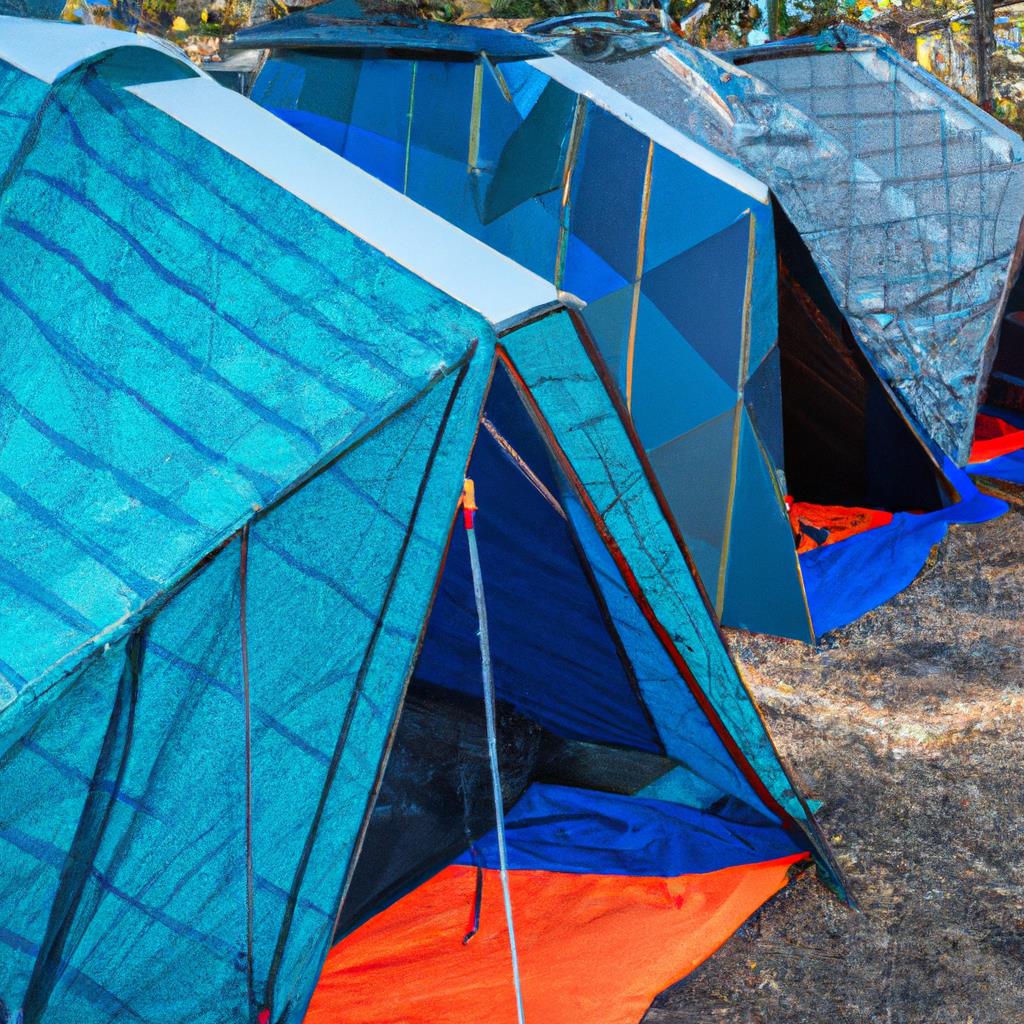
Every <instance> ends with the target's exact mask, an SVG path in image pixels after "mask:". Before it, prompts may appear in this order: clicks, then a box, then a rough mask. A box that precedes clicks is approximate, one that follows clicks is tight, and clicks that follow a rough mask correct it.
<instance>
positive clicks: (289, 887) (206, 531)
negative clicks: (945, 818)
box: [0, 19, 839, 1024]
mask: <svg viewBox="0 0 1024 1024" xmlns="http://www.w3.org/2000/svg"><path fill="white" fill-rule="evenodd" d="M0 115H2V116H0V245H2V251H3V253H4V262H3V271H2V275H0V338H2V339H3V356H4V366H5V371H4V377H3V383H2V390H0V424H2V427H0V429H2V436H3V444H2V446H0V502H2V506H3V510H2V514H0V531H2V545H0V550H2V557H0V609H2V614H3V622H4V628H3V630H2V631H0V1020H4V1021H7V1020H12V1019H13V1020H24V1021H25V1022H26V1024H28V1022H32V1024H36V1022H39V1021H48V1022H67V1021H72V1020H73V1021H77V1022H81V1024H91V1022H94V1021H95V1022H100V1021H103V1022H106V1021H115V1020H116V1021H121V1020H132V1021H160V1022H163V1024H170V1022H185V1021H188V1022H190V1024H199V1022H203V1024H214V1022H222V1021H225V1020H233V1021H242V1020H250V1021H259V1022H260V1024H265V1022H267V1021H271V1020H272V1021H274V1022H278V1021H281V1022H284V1021H288V1022H296V1021H300V1020H301V1019H302V1018H303V1015H304V1012H305V1007H306V1004H307V1002H308V1000H309V998H310V995H311V993H312V991H313V989H314V986H315V983H316V981H317V977H318V975H319V972H320V969H321V965H322V963H323V962H324V959H325V957H326V955H327V951H328V948H329V946H330V945H331V942H332V940H333V939H334V938H335V925H336V922H337V920H338V918H339V912H340V909H339V908H340V906H341V903H342V894H343V892H345V891H346V888H347V886H348V884H349V880H350V878H351V876H352V872H353V869H354V865H355V862H356V859H357V856H356V851H357V849H359V847H360V843H361V842H362V839H363V838H364V837H365V833H366V830H367V827H368V823H369V821H370V817H371V809H372V807H373V804H374V799H375V795H376V793H377V789H378V787H379V786H380V784H381V778H382V775H383V771H384V764H385V761H386V753H385V752H386V750H387V749H388V747H389V744H390V743H391V742H392V741H393V738H394V733H395V728H396V721H397V719H398V716H399V711H400V708H401V707H402V703H403V694H404V693H405V689H406V686H407V685H408V683H409V680H410V677H411V676H413V675H415V674H417V673H419V674H420V675H427V674H430V673H433V675H432V676H431V678H436V679H437V680H438V681H439V682H440V684H441V685H442V686H443V685H445V684H446V683H447V682H448V681H449V680H448V679H447V678H446V675H447V676H451V677H454V676H455V675H457V673H458V669H459V664H460V662H459V658H460V657H461V656H462V655H463V654H464V653H465V652H466V651H469V652H470V653H471V652H472V650H473V645H474V644H475V642H476V640H475V634H474V630H475V624H473V623H472V622H471V621H470V622H469V623H468V624H466V625H464V626H463V627H461V632H458V629H457V628H456V627H458V623H459V621H461V620H459V619H458V614H459V613H460V607H459V603H458V593H457V588H456V589H453V587H454V584H451V581H450V580H449V576H450V574H451V573H456V574H457V573H459V572H462V573H464V571H465V570H464V567H463V566H462V563H461V562H459V563H458V564H456V562H457V558H456V555H457V554H458V552H459V551H460V550H461V549H459V548H458V545H457V542H456V540H455V539H453V528H454V523H455V522H456V511H457V508H458V503H459V498H460V494H461V491H462V487H463V478H464V476H465V474H466V471H467V465H469V466H470V471H471V472H472V473H473V474H474V476H475V478H476V481H477V494H478V501H479V504H480V506H481V512H480V518H481V522H482V523H486V522H488V521H490V522H493V523H495V524H499V525H501V530H502V531H504V532H501V531H498V532H496V533H494V534H493V535H492V537H491V539H490V540H488V538H487V535H486V534H485V533H484V528H483V526H481V534H480V535H481V550H482V553H483V555H482V557H483V560H484V571H485V574H486V573H487V572H488V570H490V572H491V576H490V580H491V589H490V592H489V599H490V601H491V604H492V619H493V622H492V629H493V631H494V633H495V645H496V646H495V649H496V651H498V652H499V653H500V645H501V643H503V642H511V643H513V645H514V646H513V650H514V651H515V652H517V653H516V656H515V657H514V658H511V659H510V663H511V666H512V667H510V668H502V667H501V665H500V664H499V667H498V675H499V681H498V686H499V697H501V698H502V700H503V701H504V702H505V703H506V704H508V705H515V706H516V707H517V708H519V709H523V708H527V707H530V708H533V709H534V710H533V711H532V712H531V714H533V716H534V717H535V718H536V719H538V720H540V721H542V723H544V726H545V728H546V729H547V730H548V731H549V732H551V733H552V734H555V733H558V734H559V735H561V736H563V737H569V738H570V739H572V740H573V741H574V742H585V743H588V744H590V746H594V745H596V746H598V747H602V748H607V749H612V748H614V749H615V750H617V751H619V752H620V753H622V752H626V753H627V754H629V756H632V754H630V752H631V751H632V752H635V753H636V756H637V757H639V756H640V753H643V755H644V756H645V757H648V758H651V757H654V758H657V759H658V760H659V764H661V765H662V768H661V769H660V770H659V773H658V777H657V780H656V782H655V783H654V785H655V787H656V789H655V790H650V791H648V796H652V797H657V798H658V799H659V800H663V801H669V802H672V803H673V804H675V805H679V806H682V807H683V808H691V809H692V810H693V812H694V813H695V814H696V813H699V814H703V815H706V816H711V817H715V818H716V820H720V821H722V822H725V823H726V824H728V823H729V822H735V821H745V822H748V823H749V822H755V823H760V824H761V825H763V826H765V827H774V828H778V829H781V830H782V831H783V832H785V834H786V835H788V836H789V837H790V839H791V842H792V843H794V844H796V847H795V848H796V849H800V850H809V851H811V852H812V853H813V854H814V856H815V857H816V858H817V860H818V863H819V868H820V869H822V870H823V871H824V872H825V874H826V876H827V877H828V878H829V879H831V881H832V882H833V884H836V885H839V882H838V878H837V875H836V872H835V870H834V869H833V868H832V867H831V866H830V861H829V859H828V853H827V850H826V849H825V847H824V845H823V844H822V843H821V841H820V840H819V838H818V835H817V832H816V829H815V826H814V823H813V819H812V817H811V815H810V813H809V812H808V810H807V806H806V804H805V802H804V800H803V798H802V797H801V796H800V795H799V793H798V792H797V790H796V787H795V786H794V785H793V783H792V782H791V780H790V778H789V776H788V775H787V773H786V770H785V769H784V767H783V765H782V764H781V762H780V760H779V757H778V755H777V754H776V752H775V750H774V747H773V745H772V743H771V740H770V738H769V736H768V734H767V732H766V729H765V727H764V725H763V723H762V721H761V719H760V717H759V716H758V713H757V711H756V708H755V706H754V705H753V703H752V701H751V699H750V697H749V695H748V693H747V690H746V689H745V687H744V684H743V681H742V679H741V677H740V676H739V674H738V672H737V670H736V668H735V667H734V665H733V664H732V662H731V661H730V659H729V656H728V654H727V652H726V650H725V647H724V646H723V644H722V641H721V639H720V637H719V635H718V632H717V628H716V624H715V621H714V618H713V616H712V614H711V613H710V612H709V609H708V607H707V605H706V602H705V599H704V597H703V594H702V592H701V590H700V588H699V586H698V585H697V584H696V583H695V581H694V577H693V574H692V570H691V568H690V566H689V564H688V562H687V560H686V555H685V551H684V549H683V547H682V545H681V543H680V541H679V539H678V537H677V535H676V534H675V532H674V529H673V526H672V521H671V518H670V517H669V516H668V515H667V513H666V511H665V506H664V503H663V501H662V499H661V497H660V495H659V493H658V491H657V490H656V488H655V487H654V485H653V484H652V483H651V477H650V474H649V467H648V465H647V463H646V461H645V458H644V456H643V453H642V450H641V449H640V447H639V445H638V442H637V440H636V438H635V436H634V435H633V434H632V433H631V432H630V428H629V427H627V425H626V418H625V416H624V413H623V411H622V410H621V409H620V408H619V407H618V406H617V405H616V404H615V401H614V400H613V398H612V397H611V396H610V392H609V390H608V389H607V388H606V386H605V384H604V383H603V382H602V380H601V378H600V376H599V374H598V372H597V371H596V370H595V364H594V358H593V357H594V349H593V346H592V342H591V341H590V339H589V337H588V335H587V333H586V331H585V329H584V327H583V325H582V321H581V319H580V317H579V315H578V312H577V311H575V310H573V309H569V308H566V307H565V306H564V305H562V304H561V303H559V302H558V301H557V297H556V292H555V290H554V288H553V286H552V285H551V284H550V283H547V282H544V281H542V280H541V279H540V278H538V277H536V276H535V275H533V274H532V273H530V272H528V271H526V270H524V269H523V268H521V267H519V266H518V265H517V264H515V263H513V262H512V261H511V260H509V259H507V258H505V257H503V256H500V255H499V254H497V253H496V252H494V251H493V250H491V249H489V248H487V247H486V246H485V245H484V244H482V243H481V242H479V241H477V240H475V239H472V238H470V237H469V236H467V235H464V234H462V233H461V232H459V231H458V230H456V229H454V228H452V227H450V226H449V225H447V224H445V223H444V222H443V221H441V220H440V219H439V218H437V217H436V216H434V215H433V214H430V213H428V212H427V211H425V210H424V209H422V208H420V207H418V206H416V205H415V204H414V203H412V202H411V201H409V200H408V199H406V198H405V197H403V196H401V195H399V194H398V193H396V192H394V191H392V190H391V189H389V188H388V187H387V186H385V185H383V184H382V183H380V182H378V181H376V180H375V179H372V178H371V177H370V176H368V175H366V174H365V173H363V172H362V171H360V170H358V169H356V168H355V167H353V166H352V165H350V164H348V163H346V162H345V161H344V160H342V159H341V158H340V157H338V156H336V155H335V154H332V153H330V152H328V151H327V150H325V149H323V148H322V147H319V146H317V145H316V144H314V143H312V142H310V141H309V140H308V139H306V138H304V137H303V136H302V135H300V134H299V133H298V132H296V131H294V130H293V129H292V128H290V127H288V126H287V125H285V124H283V123H282V122H281V121H279V120H278V119H276V118H274V117H273V116H272V115H270V114H268V113H266V112H265V111H262V110H261V109H259V108H258V107H257V106H255V105H254V104H252V103H250V102H249V101H248V100H246V99H244V98H242V97H241V96H238V95H236V94H234V93H231V92H229V91H227V90H225V89H222V88H221V87H220V86H218V85H216V84H215V83H213V82H212V81H211V80H210V79H209V78H207V77H206V76H204V75H202V74H201V73H199V72H198V71H197V70H196V69H195V68H194V67H193V66H192V65H190V64H189V63H188V62H187V61H185V60H184V59H183V58H181V57H180V56H179V55H177V54H175V53H174V52H172V51H171V50H169V49H165V48H164V47H163V46H161V45H160V44H157V43H154V42H152V41H150V40H147V39H144V38H140V37H134V36H130V35H126V34H119V33H113V32H108V31H106V30H102V29H96V28H90V27H79V26H70V25H53V24H44V23H39V22H29V21H18V22H15V21H12V20H9V19H0ZM499 390H500V391H501V394H498V392H499ZM496 396H497V397H496ZM499 399H500V401H499ZM509 402H511V404H512V406H514V407H515V408H517V409H518V410H519V412H518V413H515V412H514V411H513V412H512V413H510V412H508V407H509V406H508V403H509ZM485 403H486V404H485ZM502 403H504V404H502ZM492 406H493V408H492ZM485 413H486V414H485ZM503 417H505V419H504V420H503ZM517 417H518V418H517ZM506 420H507V423H508V424H511V426H508V425H505V427H504V430H505V437H504V444H503V445H498V440H497V435H499V434H500V431H501V430H502V428H503V423H505V421H506ZM482 423H483V424H484V425H485V426H487V429H486V430H483V429H481V424H482ZM513 428H514V431H519V433H522V434H524V438H525V439H524V440H521V441H517V443H516V444H515V446H514V448H515V449H516V450H517V451H518V453H520V455H521V456H522V454H523V453H529V454H528V456H527V457H528V459H529V461H530V462H531V464H532V465H533V466H534V468H535V469H536V472H532V475H531V474H530V473H526V472H525V471H524V467H523V465H522V464H521V463H522V462H523V458H522V457H520V458H519V461H518V462H517V461H516V459H515V458H513V457H512V456H513V455H514V454H515V452H514V451H510V450H509V449H511V448H513V445H511V444H509V443H508V437H509V436H512V434H513ZM525 435H530V436H531V437H533V440H532V441H530V440H529V438H528V437H525ZM531 444H532V445H533V446H534V447H533V448H530V447H529V445H531ZM485 445H492V447H493V450H491V449H488V451H489V452H490V455H489V456H487V453H486V452H483V451H482V446H485ZM485 456H487V457H489V458H490V459H491V461H490V462H487V461H486V458H485ZM498 456H501V459H498ZM496 459H497V461H495V460H496ZM542 463H543V466H544V467H546V468H543V469H541V468H538V467H540V466H541V464H542ZM494 466H498V468H497V469H494V468H493V467H494ZM489 467H490V468H489ZM502 467H504V468H502ZM502 472H504V473H506V475H507V474H509V473H511V474H512V475H513V478H514V481H518V482H519V484H520V485H521V486H523V487H525V488H526V489H525V491H524V492H523V493H522V494H518V492H517V494H518V496H517V497H516V498H515V500H514V501H513V500H505V498H506V496H507V494H508V493H509V492H508V491H507V490H503V489H502V488H503V487H505V486H506V485H505V484H501V486H500V487H499V483H498V481H499V480H504V479H505V477H501V473H502ZM542 477H543V479H544V480H546V483H542V486H541V487H539V488H538V487H537V486H536V485H537V484H538V483H541V479H540V478H542ZM492 481H493V482H492ZM523 481H525V483H523ZM509 486H511V485H509ZM499 497H500V498H501V500H499ZM549 499H550V501H549ZM530 501H533V502H534V505H536V507H537V508H538V509H540V510H541V511H545V510H550V515H551V516H553V517H554V518H553V519H550V517H549V519H550V521H549V520H548V519H545V520H543V521H541V520H538V522H539V523H541V525H540V526H539V527H537V529H533V527H531V526H530V524H531V523H532V522H533V520H531V519H529V516H528V514H527V513H528V510H529V509H531V508H533V507H534V506H533V505H530V504H529V502H530ZM552 502H554V505H552V504H551V503H552ZM531 514H532V513H531ZM537 514H538V515H540V512H538V513H537ZM545 514H547V512H546V511H545ZM496 529H497V527H496ZM531 530H532V532H531ZM558 531H561V533H559V532H558ZM558 536H564V537H566V538H568V539H567V540H565V542H564V543H563V546H562V547H561V548H558V547H557V545H556V539H557V537H558ZM446 552H450V553H449V555H448V558H447V560H446ZM559 552H562V553H561V554H559ZM513 562H515V564H517V565H519V566H520V567H521V571H520V572H519V574H518V575H516V573H513V572H512V571H511V570H510V568H509V566H510V565H511V564H512V563H513ZM569 565H571V566H573V573H574V574H575V575H573V573H569V572H568V570H567V569H566V566H569ZM520 578H522V579H523V580H524V581H525V582H523V583H522V584H521V585H520V584H516V586H518V587H519V589H518V590H516V589H509V588H512V587H513V583H514V582H515V580H517V579H520ZM562 580H576V581H577V582H576V583H573V584H572V586H571V587H570V588H569V589H559V587H561V586H562V584H561V583H560V581H562ZM446 581H448V582H446ZM509 581H511V582H509ZM565 586H566V587H569V584H568V583H567V584H566V585H565ZM573 588H574V589H573ZM435 599H436V601H435ZM588 602H589V603H588ZM432 606H433V607H434V612H433V613H432V611H431V609H432ZM442 606H443V607H444V608H445V609H447V610H446V612H445V614H446V615H448V616H449V618H448V619H446V621H445V624H444V626H445V629H446V630H448V631H449V632H444V630H441V629H440V627H437V628H435V627H436V626H437V618H438V615H439V614H440V611H439V609H441V608H442ZM428 625H429V628H428ZM545 629H547V630H548V632H547V633H545V632H544V630H545ZM555 631H557V632H555ZM449 634H450V635H449ZM428 656H429V658H428ZM425 659H427V660H429V669H430V673H428V671H427V668H425V667H423V666H424V665H425V664H426V661H425ZM517 659H518V660H517ZM465 663H466V668H465V673H464V674H465V675H466V676H471V675H475V674H476V673H479V668H480V666H479V662H478V661H476V662H475V664H474V662H473V660H472V658H471V657H470V656H469V655H468V654H467V655H466V659H465ZM534 664H537V665H538V666H539V667H538V669H537V673H536V674H535V675H534V676H533V677H532V680H531V681H529V685H530V686H532V687H533V690H531V691H530V694H529V695H524V693H525V690H524V688H525V687H527V682H523V681H521V680H519V679H518V678H517V677H516V671H515V669H516V666H517V665H518V666H532V665H534ZM476 678H479V677H478V675H476ZM517 687H518V689H517ZM567 694H569V695H572V699H574V700H575V701H576V703H575V704H573V703H571V701H570V698H569V697H567V696H565V695H567ZM528 696H529V697H530V699H531V700H533V703H532V704H530V700H528V699H527V697H528ZM645 785H646V783H645ZM695 835H696V833H695ZM694 841H695V842H699V836H697V838H695V840H694ZM425 983H428V982H425Z"/></svg>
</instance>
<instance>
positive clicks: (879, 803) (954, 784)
mask: <svg viewBox="0 0 1024 1024" xmlns="http://www.w3.org/2000/svg"><path fill="white" fill-rule="evenodd" d="M730 639H731V641H732V644H733V648H734V651H735V653H736V654H737V655H738V657H739V658H740V660H741V662H742V664H743V666H744V669H745V672H746V675H747V678H748V680H749V681H750V683H751V686H752V688H753V690H754V693H755V696H756V698H757V700H758V701H759V703H760V704H761V707H762V709H763V711H764V713H765V716H766V717H767V719H768V721H769V724H770V726H771V728H772V732H773V734H774V736H775V739H776V741H777V743H778V744H779V746H780V748H781V749H782V751H783V753H784V754H785V756H786V757H787V758H788V759H789V761H790V763H791V764H792V765H794V766H795V767H796V770H797V775H798V777H799V778H800V779H801V780H802V781H803V783H804V785H805V789H806V791H807V792H808V793H809V794H810V795H811V796H813V797H816V798H817V799H820V800H823V801H824V802H825V806H824V807H823V808H822V810H821V811H820V812H819V815H818V817H819V821H820V822H821V825H822V828H823V829H824V830H825V832H826V834H827V835H828V836H829V837H830V838H831V841H832V844H833V846H834V849H835V852H836V854H837V856H838V858H839V860H840V862H841V863H842V865H843V868H844V869H845V871H846V872H847V875H848V877H849V881H850V885H851V888H852V890H853V893H854V895H855V897H856V899H857V900H858V902H859V904H860V909H859V911H853V910H850V909H848V908H847V907H845V906H844V905H843V904H841V903H839V901H838V900H836V899H835V898H834V897H832V896H830V895H829V893H828V892H827V891H826V890H825V889H824V887H823V886H822V885H820V884H819V883H818V882H817V881H816V880H815V878H814V876H813V873H808V874H807V875H805V876H804V877H803V878H801V879H800V880H799V881H797V882H796V883H795V884H793V885H791V886H790V887H789V889H787V890H786V891H784V892H783V893H782V894H780V895H779V896H778V897H776V899H775V900H773V901H772V902H771V903H770V904H769V905H768V906H766V907H765V908H763V909H762V911H761V912H760V913H759V914H757V915H756V916H755V917H754V918H753V919H752V920H751V921H749V922H748V923H747V924H746V925H745V926H744V927H743V928H742V929H741V930H740V932H739V933H738V934H737V935H736V936H735V937H734V938H733V939H732V940H730V942H728V943H727V944H726V946H725V947H724V948H723V949H722V950H720V951H719V952H718V953H717V954H716V955H715V956H714V957H712V959H711V960H710V961H709V962H708V963H706V964H705V965H704V966H703V967H702V968H701V969H700V970H699V971H698V972H696V974H694V975H692V976H691V977H690V979H689V980H688V981H687V982H685V983H683V984H681V985H679V986H677V987H676V988H674V989H672V990H670V991H669V992H667V993H665V994H664V995H662V996H661V997H660V998H659V999H658V1000H657V1002H656V1003H655V1004H654V1006H653V1007H652V1008H651V1010H650V1012H649V1013H648V1014H647V1016H646V1018H645V1024H691V1022H693V1024H696V1022H701V1024H707V1022H728V1024H769V1022H770V1024H847V1022H849V1024H874V1022H881V1024H1021V1022H1024V785H1022V782H1024V778H1022V776H1024V771H1022V768H1024V513H1022V512H1021V511H1015V512H1011V513H1010V514H1009V515H1007V516H1004V517H1003V518H1002V519H1000V520H997V521H996V522H993V523H987V524H984V525H982V526H974V527H964V526H959V527H954V528H953V530H952V532H951V533H950V536H949V537H948V538H947V540H946V541H945V543H944V544H942V545H940V547H939V549H938V551H937V552H936V553H935V554H933V556H932V560H931V561H930V562H929V564H928V566H927V567H926V568H925V570H924V572H923V573H922V574H921V576H920V578H919V579H918V580H917V581H916V582H915V583H914V584H913V586H911V587H910V588H909V589H908V590H907V591H905V592H904V593H903V594H901V595H899V596H898V597H897V598H896V599H894V600H893V601H892V602H890V603H889V604H888V605H887V606H885V607H884V608H882V609H880V610H878V611H876V612H874V613H872V614H871V615H868V616H866V617H865V618H864V619H863V620H861V621H860V622H858V623H855V624H853V625H852V626H849V627H847V628H846V629H844V630H839V631H837V632H836V633H833V634H831V635H830V636H829V637H828V638H826V639H825V640H824V641H823V642H822V643H821V644H820V645H819V647H818V648H817V649H811V648H808V647H805V646H802V645H800V644H797V643H794V642H789V641H778V640H769V639H765V638H763V637H751V636H749V635H747V634H743V633H733V634H731V635H730Z"/></svg>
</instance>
